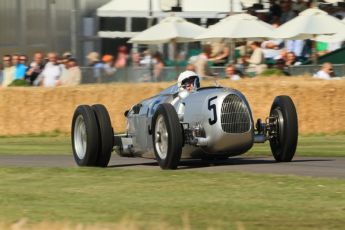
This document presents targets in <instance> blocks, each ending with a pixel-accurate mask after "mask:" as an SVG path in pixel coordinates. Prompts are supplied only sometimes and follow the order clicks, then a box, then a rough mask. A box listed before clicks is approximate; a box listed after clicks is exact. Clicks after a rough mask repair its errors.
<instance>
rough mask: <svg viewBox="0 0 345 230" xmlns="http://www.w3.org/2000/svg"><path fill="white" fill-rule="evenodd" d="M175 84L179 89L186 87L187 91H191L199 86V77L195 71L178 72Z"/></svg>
mask: <svg viewBox="0 0 345 230" xmlns="http://www.w3.org/2000/svg"><path fill="white" fill-rule="evenodd" d="M177 85H178V87H179V89H180V90H182V89H186V90H188V91H192V90H194V89H197V88H199V87H200V79H199V76H198V75H197V74H196V73H195V72H193V71H190V70H187V71H184V72H182V73H180V75H179V76H178V80H177Z"/></svg>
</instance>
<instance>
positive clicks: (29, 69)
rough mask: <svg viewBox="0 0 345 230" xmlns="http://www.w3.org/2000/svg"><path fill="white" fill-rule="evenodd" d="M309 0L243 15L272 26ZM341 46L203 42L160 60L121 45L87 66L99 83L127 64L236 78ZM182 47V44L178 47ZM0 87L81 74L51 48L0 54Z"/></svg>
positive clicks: (60, 81) (67, 80) (155, 72)
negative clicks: (45, 51) (194, 48)
mask: <svg viewBox="0 0 345 230" xmlns="http://www.w3.org/2000/svg"><path fill="white" fill-rule="evenodd" d="M311 3H312V1H305V0H296V1H294V2H293V1H291V0H270V8H269V12H268V13H267V12H265V13H263V12H261V11H256V10H255V9H249V13H250V14H253V15H255V16H257V17H258V18H259V19H261V20H263V21H265V22H268V23H270V24H271V25H272V26H273V27H276V28H277V27H279V26H280V25H281V24H283V23H286V22H287V21H289V20H291V19H293V18H294V17H296V16H297V15H298V14H299V13H300V12H301V11H303V10H305V9H307V8H309V7H311ZM320 8H322V10H325V11H326V12H328V13H329V14H330V15H333V16H334V17H337V18H339V19H343V18H344V17H345V10H344V8H340V7H332V6H328V5H324V6H323V5H321V6H320ZM342 46H343V43H342V42H334V43H324V42H317V44H316V47H315V48H316V53H314V54H313V52H312V49H313V47H312V41H311V40H281V39H275V40H266V41H262V42H258V41H251V42H243V41H240V42H236V44H235V53H232V50H231V49H230V44H228V43H227V42H226V41H219V42H214V43H211V44H206V45H203V47H202V48H201V51H200V50H199V52H194V53H191V52H190V53H188V52H186V50H185V49H180V50H177V55H176V56H175V57H174V58H175V59H174V60H168V59H164V58H163V55H162V54H161V53H160V52H155V53H153V52H152V51H150V50H149V49H147V50H143V51H142V52H139V51H138V50H137V49H132V50H128V47H127V46H125V45H121V46H119V47H118V49H117V50H116V56H113V55H110V54H105V55H103V56H101V55H99V53H97V52H91V53H89V54H88V55H87V56H86V58H87V66H88V67H89V68H90V69H92V76H93V77H94V79H96V80H95V81H96V82H103V81H102V79H103V78H104V77H106V76H114V75H115V73H117V71H119V70H121V69H125V68H127V67H129V68H133V69H135V68H147V69H150V75H151V76H152V78H151V80H154V81H162V80H165V78H164V77H165V76H164V74H165V73H164V72H163V70H164V67H166V66H175V67H177V66H178V67H181V66H182V67H183V68H185V69H187V70H192V71H195V72H197V73H198V75H199V76H200V77H207V76H215V75H217V74H215V73H213V72H212V68H210V67H211V66H215V67H221V68H223V70H224V71H223V72H224V74H225V75H224V77H226V78H229V79H231V80H239V79H241V78H242V77H244V76H250V77H253V76H256V75H260V74H261V73H263V72H264V71H265V70H266V69H268V68H275V69H278V70H279V71H281V73H282V74H285V75H290V72H289V69H290V67H293V66H298V65H301V64H302V63H308V61H309V63H310V60H311V59H312V58H313V56H312V55H317V56H322V55H324V54H326V53H329V52H332V51H334V50H336V49H339V48H341V47H342ZM184 48H185V46H184ZM314 77H316V78H320V79H331V78H332V77H334V72H333V66H332V64H331V63H325V64H324V65H323V66H322V67H321V69H320V70H319V71H318V72H316V73H315V74H314ZM1 79H2V81H1V82H2V84H1V85H2V87H7V86H9V85H18V84H27V85H31V86H44V87H55V86H64V85H65V86H72V85H78V84H80V82H81V79H82V72H81V69H80V68H79V66H78V62H77V60H76V59H75V58H73V56H72V54H70V53H64V54H63V55H62V56H58V55H57V54H56V53H54V52H51V53H48V54H47V55H44V54H43V53H40V52H37V53H35V54H34V55H33V58H32V62H30V63H29V61H28V57H27V56H26V55H19V54H14V55H4V56H3V59H2V65H0V80H1Z"/></svg>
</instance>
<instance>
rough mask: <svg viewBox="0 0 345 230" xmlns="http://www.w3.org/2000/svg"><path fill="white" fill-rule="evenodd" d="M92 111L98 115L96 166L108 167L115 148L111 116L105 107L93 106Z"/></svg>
mask: <svg viewBox="0 0 345 230" xmlns="http://www.w3.org/2000/svg"><path fill="white" fill-rule="evenodd" d="M92 110H93V111H94V113H95V115H96V119H97V127H98V133H99V137H98V140H99V144H98V154H97V160H96V163H95V166H98V167H107V166H108V163H109V160H110V157H111V152H112V150H113V146H114V132H113V128H112V126H111V120H110V116H109V113H108V111H107V109H106V108H105V106H104V105H101V104H96V105H93V106H92Z"/></svg>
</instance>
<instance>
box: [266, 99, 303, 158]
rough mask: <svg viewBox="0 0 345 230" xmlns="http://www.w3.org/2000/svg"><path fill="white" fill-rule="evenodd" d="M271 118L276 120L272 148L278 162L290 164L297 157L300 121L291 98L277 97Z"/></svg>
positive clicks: (272, 134)
mask: <svg viewBox="0 0 345 230" xmlns="http://www.w3.org/2000/svg"><path fill="white" fill-rule="evenodd" d="M270 117H272V118H274V123H273V125H272V129H271V133H270V136H271V139H270V146H271V151H272V154H273V156H274V158H275V160H276V161H278V162H289V161H291V160H292V158H293V157H294V155H295V152H296V147H297V141H298V119H297V112H296V108H295V105H294V103H293V101H292V100H291V98H290V97H289V96H277V97H276V98H275V99H274V101H273V104H272V107H271V112H270Z"/></svg>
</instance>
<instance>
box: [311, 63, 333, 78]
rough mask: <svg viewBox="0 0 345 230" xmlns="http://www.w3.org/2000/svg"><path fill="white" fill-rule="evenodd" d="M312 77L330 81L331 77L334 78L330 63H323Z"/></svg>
mask: <svg viewBox="0 0 345 230" xmlns="http://www.w3.org/2000/svg"><path fill="white" fill-rule="evenodd" d="M313 77H314V78H318V79H323V80H331V79H332V78H333V77H335V74H334V72H333V66H332V63H330V62H325V63H323V65H322V67H321V69H320V70H319V71H317V72H316V73H315V74H314V76H313Z"/></svg>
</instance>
